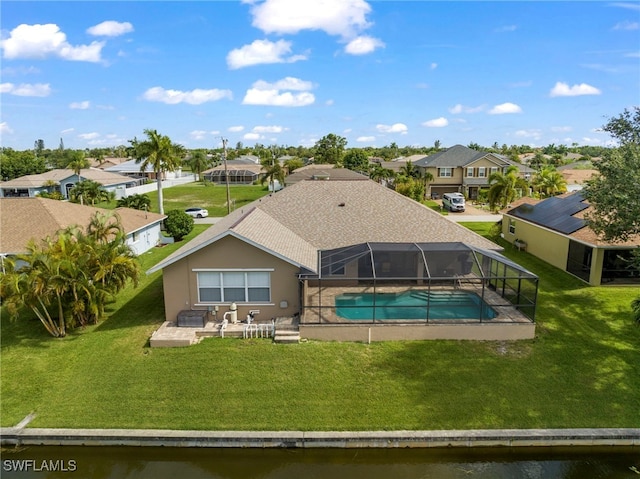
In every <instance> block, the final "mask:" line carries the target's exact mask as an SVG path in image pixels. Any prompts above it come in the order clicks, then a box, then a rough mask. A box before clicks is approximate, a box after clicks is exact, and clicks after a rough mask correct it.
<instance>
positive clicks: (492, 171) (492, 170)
mask: <svg viewBox="0 0 640 479" xmlns="http://www.w3.org/2000/svg"><path fill="white" fill-rule="evenodd" d="M497 172H498V167H497V166H492V167H491V170H489V175H493V174H494V173H497Z"/></svg>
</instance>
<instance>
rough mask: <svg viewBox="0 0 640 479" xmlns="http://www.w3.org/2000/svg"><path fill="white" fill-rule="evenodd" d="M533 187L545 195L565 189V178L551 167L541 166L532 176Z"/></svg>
mask: <svg viewBox="0 0 640 479" xmlns="http://www.w3.org/2000/svg"><path fill="white" fill-rule="evenodd" d="M533 187H534V188H535V189H536V190H537V191H538V192H539V193H542V194H544V195H546V196H553V195H556V194H558V193H564V192H566V191H567V180H565V179H564V176H562V173H560V172H559V171H557V170H556V169H555V168H553V167H546V168H542V169H541V170H540V171H539V172H538V173H537V174H536V176H535V177H534V178H533Z"/></svg>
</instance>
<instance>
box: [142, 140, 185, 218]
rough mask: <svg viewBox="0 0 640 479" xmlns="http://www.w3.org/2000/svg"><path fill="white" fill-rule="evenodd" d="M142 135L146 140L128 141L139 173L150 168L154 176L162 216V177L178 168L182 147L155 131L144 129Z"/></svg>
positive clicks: (182, 151)
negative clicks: (138, 167) (145, 136)
mask: <svg viewBox="0 0 640 479" xmlns="http://www.w3.org/2000/svg"><path fill="white" fill-rule="evenodd" d="M144 134H145V135H147V140H145V141H138V139H137V138H134V139H133V140H130V143H131V146H132V147H133V151H134V156H135V158H136V163H142V164H141V165H140V171H145V170H146V168H147V166H151V167H152V168H153V171H154V173H155V175H156V182H157V184H158V207H159V211H160V214H164V205H163V198H162V175H163V173H164V172H166V171H172V170H175V169H177V168H178V167H179V166H180V156H181V155H182V154H183V153H184V148H183V147H182V145H178V144H174V143H172V142H171V139H170V138H169V137H168V136H164V135H160V134H159V133H158V132H157V131H156V130H150V129H146V130H144Z"/></svg>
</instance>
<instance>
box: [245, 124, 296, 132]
mask: <svg viewBox="0 0 640 479" xmlns="http://www.w3.org/2000/svg"><path fill="white" fill-rule="evenodd" d="M288 129H289V128H284V127H282V126H277V125H271V126H254V127H253V131H254V132H256V133H282V132H283V131H287V130H288Z"/></svg>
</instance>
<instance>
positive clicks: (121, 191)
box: [116, 173, 198, 199]
mask: <svg viewBox="0 0 640 479" xmlns="http://www.w3.org/2000/svg"><path fill="white" fill-rule="evenodd" d="M197 180H198V178H197V176H196V175H194V174H191V173H189V174H187V175H185V176H182V177H180V178H172V179H169V180H163V181H162V188H170V187H172V186H176V185H184V184H186V183H193V182H194V181H197ZM157 189H158V184H157V183H156V182H155V181H153V182H151V183H147V184H146V185H141V186H133V187H131V188H116V198H117V199H120V198H124V197H127V196H132V195H141V194H143V193H150V192H153V191H157Z"/></svg>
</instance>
